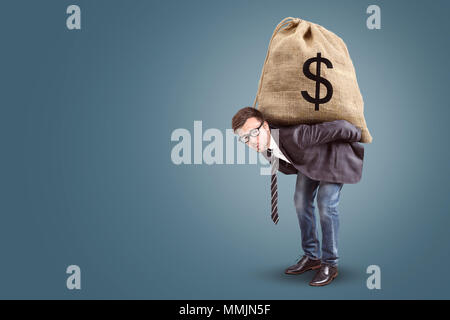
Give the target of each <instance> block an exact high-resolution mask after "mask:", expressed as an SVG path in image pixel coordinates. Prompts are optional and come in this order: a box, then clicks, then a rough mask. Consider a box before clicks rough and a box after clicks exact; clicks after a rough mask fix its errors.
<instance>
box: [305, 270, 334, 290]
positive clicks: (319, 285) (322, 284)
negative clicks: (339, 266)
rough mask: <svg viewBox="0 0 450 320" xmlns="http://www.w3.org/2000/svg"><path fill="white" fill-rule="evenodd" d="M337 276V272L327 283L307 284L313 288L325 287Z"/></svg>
mask: <svg viewBox="0 0 450 320" xmlns="http://www.w3.org/2000/svg"><path fill="white" fill-rule="evenodd" d="M337 276H338V272H336V274H335V275H333V276H332V277H331V278H330V280H328V281H327V282H324V283H320V284H319V283H311V282H310V283H309V285H310V286H313V287H322V286H326V285H327V284H329V283H330V282H331V281H333V280H334V278H336V277H337Z"/></svg>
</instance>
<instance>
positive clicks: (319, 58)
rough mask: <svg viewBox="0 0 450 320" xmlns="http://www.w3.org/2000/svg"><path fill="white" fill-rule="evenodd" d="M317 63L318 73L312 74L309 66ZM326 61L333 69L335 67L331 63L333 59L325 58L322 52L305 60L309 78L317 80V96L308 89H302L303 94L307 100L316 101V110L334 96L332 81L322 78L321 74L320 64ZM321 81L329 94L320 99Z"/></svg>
mask: <svg viewBox="0 0 450 320" xmlns="http://www.w3.org/2000/svg"><path fill="white" fill-rule="evenodd" d="M313 62H315V63H316V74H312V73H311V71H309V66H310V64H311V63H313ZM322 62H323V63H325V65H326V66H327V67H328V68H329V69H331V68H333V65H332V64H331V61H330V60H328V59H327V58H323V57H322V56H321V53H320V52H318V53H317V57H314V58H309V59H308V60H306V61H305V63H304V64H303V73H304V74H305V76H306V77H307V78H308V79H311V80H314V81H315V82H316V96H315V97H314V98H313V97H311V96H310V95H309V93H308V91H302V96H303V98H305V100H306V101H308V102H311V103H314V105H315V109H314V110H316V111H318V110H319V104H324V103H327V102H328V101H330V99H331V97H332V96H333V86H332V85H331V83H330V81H328V80H327V79H325V78H322V77H321V76H320V64H321V63H322ZM320 83H323V84H324V85H325V87H326V88H327V94H326V96H325V97H324V98H322V99H320Z"/></svg>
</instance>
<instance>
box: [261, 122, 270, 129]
mask: <svg viewBox="0 0 450 320" xmlns="http://www.w3.org/2000/svg"><path fill="white" fill-rule="evenodd" d="M263 127H264V129H266V130H267V131H270V128H269V123H268V122H267V121H265V120H264V123H263Z"/></svg>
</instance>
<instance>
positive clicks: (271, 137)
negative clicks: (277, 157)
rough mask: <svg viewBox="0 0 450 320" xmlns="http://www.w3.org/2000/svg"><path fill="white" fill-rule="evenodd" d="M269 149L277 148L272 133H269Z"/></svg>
mask: <svg viewBox="0 0 450 320" xmlns="http://www.w3.org/2000/svg"><path fill="white" fill-rule="evenodd" d="M269 149H271V150H274V149H276V150H278V145H277V144H276V142H275V139H274V138H273V136H272V134H271V135H270V143H269Z"/></svg>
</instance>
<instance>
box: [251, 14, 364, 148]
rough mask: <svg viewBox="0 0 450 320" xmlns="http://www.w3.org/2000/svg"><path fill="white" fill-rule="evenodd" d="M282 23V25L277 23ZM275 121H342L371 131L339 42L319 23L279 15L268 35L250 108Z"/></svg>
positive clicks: (284, 122) (361, 100)
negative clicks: (267, 45)
mask: <svg viewBox="0 0 450 320" xmlns="http://www.w3.org/2000/svg"><path fill="white" fill-rule="evenodd" d="M283 27H284V28H283ZM256 103H258V109H259V110H260V111H261V112H262V113H263V114H264V116H265V117H266V118H267V120H268V121H269V122H272V123H274V124H276V125H281V126H283V125H295V124H315V123H320V122H324V121H333V120H342V119H343V120H347V121H349V122H350V123H352V124H353V125H355V126H356V127H359V128H360V129H361V130H362V134H361V141H360V142H363V143H371V142H372V136H371V135H370V133H369V130H368V129H367V125H366V120H365V119H364V102H363V98H362V96H361V93H360V90H359V86H358V82H357V80H356V74H355V68H354V66H353V63H352V60H351V59H350V55H349V53H348V50H347V46H346V45H345V43H344V41H343V40H342V39H341V38H339V37H338V36H337V35H335V34H334V33H332V32H331V31H328V30H327V29H325V28H324V27H322V26H320V25H318V24H315V23H312V22H309V21H306V20H303V19H299V18H292V17H288V18H285V19H283V20H282V21H281V22H280V23H279V24H278V25H277V27H276V28H275V30H274V32H273V34H272V38H271V39H270V43H269V48H268V50H267V55H266V59H265V61H264V65H263V68H262V72H261V77H260V79H259V83H258V91H257V93H256V97H255V101H254V103H253V107H254V108H255V107H256Z"/></svg>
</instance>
